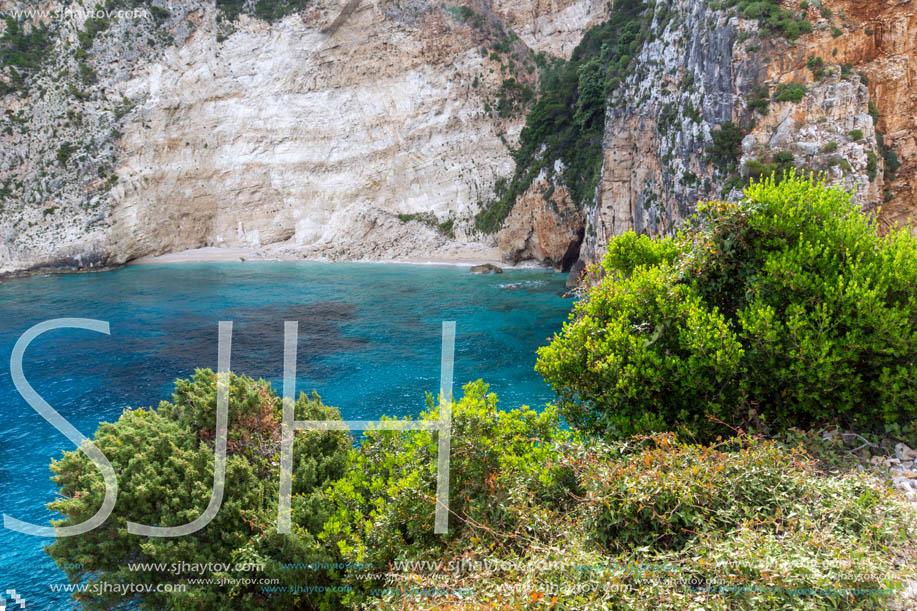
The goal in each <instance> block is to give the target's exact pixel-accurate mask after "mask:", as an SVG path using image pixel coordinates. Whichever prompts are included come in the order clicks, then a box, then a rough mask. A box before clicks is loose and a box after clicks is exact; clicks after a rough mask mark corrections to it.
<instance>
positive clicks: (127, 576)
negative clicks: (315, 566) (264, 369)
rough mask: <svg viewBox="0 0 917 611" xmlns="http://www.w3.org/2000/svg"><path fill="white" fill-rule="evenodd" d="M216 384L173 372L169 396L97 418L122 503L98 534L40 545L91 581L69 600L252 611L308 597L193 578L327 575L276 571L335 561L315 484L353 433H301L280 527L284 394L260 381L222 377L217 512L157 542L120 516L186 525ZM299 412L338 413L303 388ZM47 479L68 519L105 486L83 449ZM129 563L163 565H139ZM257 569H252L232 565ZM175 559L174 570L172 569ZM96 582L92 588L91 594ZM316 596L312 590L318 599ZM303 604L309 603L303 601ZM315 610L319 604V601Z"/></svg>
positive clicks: (94, 502)
mask: <svg viewBox="0 0 917 611" xmlns="http://www.w3.org/2000/svg"><path fill="white" fill-rule="evenodd" d="M216 380H217V376H216V374H214V373H213V372H212V371H210V370H207V369H204V370H198V371H197V372H196V373H195V375H194V377H193V378H192V379H191V380H178V381H177V382H176V383H175V393H174V395H173V399H172V403H167V402H165V401H163V402H162V403H160V405H159V409H156V410H153V409H136V410H125V411H124V413H123V414H122V415H121V417H120V418H119V419H118V421H117V422H114V423H107V422H104V423H102V424H100V425H99V428H98V430H97V431H96V434H95V438H94V443H95V444H96V445H97V446H98V447H99V449H100V450H102V452H103V453H104V454H105V455H106V456H107V457H108V459H109V460H110V462H111V464H112V467H113V468H114V470H115V473H116V474H117V476H118V500H117V504H116V506H115V509H114V511H113V512H112V514H111V516H109V518H108V520H106V522H105V523H104V524H103V525H102V526H100V527H99V528H96V529H95V530H92V531H90V532H88V533H86V534H83V535H79V536H75V537H62V538H59V539H57V541H56V542H55V543H54V544H53V545H51V546H49V547H48V548H47V551H48V553H49V554H50V555H51V557H52V558H54V560H56V561H57V562H58V563H59V564H65V563H79V564H80V568H79V569H68V570H67V573H68V577H69V578H70V580H71V581H73V582H84V581H87V580H88V583H89V584H90V585H92V584H99V585H98V586H93V587H91V588H88V589H87V591H86V592H83V593H79V594H77V595H76V596H77V597H78V600H79V601H80V602H81V603H82V608H85V609H112V608H120V607H122V606H123V605H124V604H125V603H126V602H129V601H133V602H139V603H140V604H141V605H142V606H143V607H144V608H151V609H162V608H173V609H220V608H223V609H230V608H231V609H248V608H293V607H296V606H297V605H300V606H302V605H303V602H304V600H305V599H306V598H307V595H306V594H293V593H270V594H267V593H264V592H262V590H261V588H260V587H259V586H257V585H232V584H229V583H225V584H224V585H198V584H194V583H189V580H193V579H198V578H200V579H214V580H221V579H222V580H224V581H225V580H229V579H252V580H256V579H263V578H268V577H279V578H280V584H282V585H287V584H296V583H309V584H318V585H322V584H325V583H330V581H329V577H328V575H327V572H326V571H310V570H306V569H305V566H304V565H303V567H302V570H284V569H283V568H282V566H281V562H283V563H310V562H334V561H335V560H334V557H332V555H331V554H332V552H333V551H334V550H327V551H326V549H325V548H324V547H323V546H322V545H320V544H318V543H317V541H316V540H315V538H314V537H313V533H315V534H317V533H318V532H319V531H320V530H321V528H322V527H323V524H324V520H325V518H326V517H327V516H328V515H329V514H330V513H331V511H332V509H331V507H330V505H329V504H328V502H327V501H325V500H324V498H323V497H322V495H321V491H322V489H323V488H324V487H325V486H326V485H327V484H328V483H330V482H331V481H333V480H335V479H337V478H339V477H340V476H341V475H343V473H344V470H345V467H346V460H347V452H348V449H349V446H350V443H349V437H348V436H347V435H346V434H345V433H343V432H316V431H312V432H297V434H296V438H295V441H294V446H293V502H292V522H293V532H292V533H291V534H289V535H281V534H278V533H277V497H278V491H279V475H280V467H279V452H280V422H281V407H280V400H279V398H278V397H277V395H276V394H275V393H274V392H273V391H272V390H271V387H270V384H268V383H267V382H265V381H264V380H259V381H255V380H252V379H251V378H248V377H244V376H236V375H234V374H231V375H230V389H229V421H228V422H229V425H228V436H227V459H226V480H225V481H226V487H225V493H224V495H223V503H222V506H221V508H220V510H219V512H218V513H217V515H216V516H215V517H214V519H213V520H212V521H211V522H210V524H208V525H207V526H206V527H204V528H203V529H202V530H199V531H197V532H196V533H193V534H190V535H186V536H181V537H174V538H156V537H150V538H147V537H141V536H137V535H132V534H128V532H127V528H126V523H127V522H128V521H132V522H138V523H140V524H151V525H158V526H177V525H180V524H186V523H188V522H190V521H192V520H194V519H195V518H197V517H198V516H199V515H201V513H203V511H204V508H205V507H207V504H208V502H209V500H210V495H211V486H212V482H213V461H214V457H213V437H214V428H215V423H216ZM295 412H296V418H297V419H299V420H331V419H339V416H338V412H337V410H336V409H334V408H330V407H325V406H324V405H322V403H321V401H320V399H319V397H318V396H317V395H314V394H313V396H312V397H308V396H306V395H300V396H299V399H298V400H297V401H296V406H295ZM51 470H52V471H53V472H54V473H55V475H54V477H53V478H52V479H53V480H54V481H55V483H57V485H58V487H59V488H60V494H61V499H60V500H58V501H55V502H54V503H51V504H50V508H51V509H54V510H56V511H59V512H60V513H61V514H62V515H63V516H64V519H63V520H61V521H59V522H57V524H56V525H71V524H77V523H79V522H82V521H84V520H85V519H87V518H88V517H90V516H92V515H93V514H94V513H95V512H96V510H97V509H98V507H100V506H101V503H102V499H103V498H104V495H105V486H104V483H103V481H102V476H101V474H100V473H99V471H98V470H97V469H96V468H95V467H94V466H93V465H92V463H91V462H90V461H89V459H88V458H87V457H86V455H85V454H83V453H82V452H80V451H73V452H65V453H64V456H63V458H61V459H60V460H58V461H54V462H53V463H52V465H51ZM129 563H130V564H131V565H134V564H135V563H152V564H161V565H162V567H160V568H152V567H147V568H144V569H138V568H137V567H136V566H134V567H132V566H130V565H129ZM182 563H185V567H187V565H205V564H207V563H219V564H227V565H230V568H229V569H228V570H215V571H211V572H202V571H200V570H194V569H189V568H185V567H182ZM243 563H254V564H259V565H263V570H261V571H257V572H252V571H250V570H246V569H244V568H240V569H239V570H237V569H236V565H237V564H243ZM174 565H177V566H174ZM118 584H142V585H156V584H185V585H186V586H187V589H186V591H184V592H170V593H165V592H157V591H156V590H155V588H154V590H153V591H151V592H149V593H143V594H142V598H141V595H140V594H139V593H128V594H127V595H125V594H124V593H123V592H115V591H111V590H110V589H109V591H107V592H106V591H104V590H105V587H106V586H112V585H118ZM94 590H95V591H94ZM314 597H315V598H317V597H318V595H314ZM309 606H310V605H306V608H309ZM315 606H317V605H315Z"/></svg>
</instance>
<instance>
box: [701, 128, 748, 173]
mask: <svg viewBox="0 0 917 611" xmlns="http://www.w3.org/2000/svg"><path fill="white" fill-rule="evenodd" d="M710 136H711V137H712V138H713V146H711V147H709V148H708V149H707V157H708V158H709V159H710V161H712V162H713V164H714V165H715V166H716V167H717V168H718V169H719V170H721V171H722V172H732V171H733V170H734V169H735V166H736V164H737V163H738V161H739V157H740V156H741V155H742V139H743V138H744V137H745V130H743V129H742V128H741V127H739V126H738V125H736V124H735V123H733V122H732V121H726V123H724V124H723V127H721V128H720V129H717V130H714V131H712V132H710Z"/></svg>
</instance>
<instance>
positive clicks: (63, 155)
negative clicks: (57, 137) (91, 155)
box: [55, 142, 75, 165]
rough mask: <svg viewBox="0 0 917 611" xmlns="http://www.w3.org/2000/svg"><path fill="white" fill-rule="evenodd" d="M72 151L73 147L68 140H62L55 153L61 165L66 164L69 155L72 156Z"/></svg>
mask: <svg viewBox="0 0 917 611" xmlns="http://www.w3.org/2000/svg"><path fill="white" fill-rule="evenodd" d="M74 152H75V149H74V148H73V145H72V144H70V143H69V142H64V143H63V144H61V145H60V146H59V147H58V149H57V155H56V156H55V157H56V158H57V161H58V163H60V164H61V165H67V162H68V161H70V157H72V156H73V153H74Z"/></svg>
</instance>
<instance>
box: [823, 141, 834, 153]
mask: <svg viewBox="0 0 917 611" xmlns="http://www.w3.org/2000/svg"><path fill="white" fill-rule="evenodd" d="M835 151H837V142H835V141H834V140H832V141H831V142H828V143H827V144H825V146H823V147H821V152H822V153H834V152H835Z"/></svg>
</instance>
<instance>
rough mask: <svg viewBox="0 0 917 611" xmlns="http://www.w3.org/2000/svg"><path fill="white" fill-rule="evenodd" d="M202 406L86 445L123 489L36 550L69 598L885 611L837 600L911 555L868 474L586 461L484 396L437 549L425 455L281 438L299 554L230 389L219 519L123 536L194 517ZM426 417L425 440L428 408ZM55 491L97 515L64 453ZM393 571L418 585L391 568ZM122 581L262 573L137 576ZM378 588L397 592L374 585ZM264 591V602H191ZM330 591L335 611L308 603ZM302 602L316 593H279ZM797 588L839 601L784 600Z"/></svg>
mask: <svg viewBox="0 0 917 611" xmlns="http://www.w3.org/2000/svg"><path fill="white" fill-rule="evenodd" d="M214 387H215V383H214V375H213V373H212V372H210V371H200V372H198V373H197V374H196V375H195V377H194V379H193V380H191V381H179V382H178V383H177V384H176V392H175V396H174V398H173V402H172V403H163V404H161V406H160V408H159V409H158V410H144V409H140V410H132V411H131V410H128V411H125V412H124V414H123V415H122V416H121V418H120V420H118V421H117V422H116V423H114V424H102V425H101V426H100V427H99V430H98V431H97V432H96V435H95V442H96V443H97V444H98V445H99V446H100V447H101V448H102V450H103V451H104V452H105V453H106V455H107V456H108V457H109V458H110V459H111V462H112V465H113V466H114V468H115V470H116V472H117V473H118V474H119V487H120V491H119V498H118V504H117V506H116V509H115V513H114V514H113V515H112V517H111V518H109V520H108V523H107V524H106V525H105V526H104V527H103V528H100V529H98V530H96V531H93V532H92V533H91V534H89V535H84V536H81V537H72V538H66V539H60V540H58V541H57V542H56V543H55V544H54V545H52V546H51V547H50V553H51V555H52V556H53V557H54V558H55V559H56V560H57V561H58V562H61V563H63V562H73V561H78V562H82V563H83V565H84V567H85V568H83V569H82V570H80V571H75V570H74V571H70V577H71V579H73V580H80V579H84V580H85V579H89V580H90V581H93V582H102V583H141V584H158V583H185V584H190V585H189V591H188V592H187V593H181V594H161V593H157V594H155V595H147V596H145V597H144V598H143V599H142V605H143V606H144V607H145V608H155V609H160V608H170V609H183V610H184V609H215V608H232V609H256V608H271V609H290V608H301V609H318V608H322V609H339V608H355V607H363V608H399V609H402V608H412V609H415V608H442V606H443V604H447V603H446V601H452V602H454V603H458V604H462V603H464V604H468V605H471V606H473V607H474V608H480V607H482V606H485V605H488V604H491V605H497V606H498V608H520V607H526V606H540V605H545V604H547V605H551V606H555V607H556V608H564V609H606V608H627V609H645V610H650V609H685V608H695V607H697V606H703V607H704V608H709V609H734V608H758V609H774V608H794V609H822V608H838V607H843V608H858V609H882V608H886V605H887V601H888V594H887V593H875V592H873V593H872V594H863V595H856V596H854V595H853V594H850V593H844V592H843V591H842V590H843V589H844V588H860V589H864V590H865V589H870V588H890V589H891V590H890V591H894V589H895V588H898V587H899V584H900V578H899V575H902V574H903V573H904V571H906V570H907V568H906V565H903V564H902V560H900V559H899V558H898V557H896V554H901V558H906V557H907V554H911V553H913V552H914V548H913V541H914V540H915V539H914V536H915V534H917V513H915V512H914V510H913V509H912V508H909V507H908V506H907V505H906V504H905V503H904V502H902V500H900V497H897V496H896V495H894V494H893V493H891V492H890V490H889V489H887V488H885V487H883V486H882V485H880V484H879V483H878V481H877V480H875V479H873V478H872V477H871V476H870V475H868V474H865V473H861V472H860V473H858V472H856V471H852V472H850V473H847V474H841V475H835V476H829V475H828V474H827V473H826V472H824V471H822V470H821V469H820V463H818V462H816V461H815V460H813V458H812V457H811V456H810V455H809V454H807V453H806V452H805V451H804V450H802V449H801V448H789V447H787V446H785V445H783V444H780V443H777V442H774V441H764V440H760V439H755V438H751V437H748V436H739V437H735V438H732V439H728V440H726V441H722V442H719V443H716V444H714V445H710V446H701V445H695V444H691V443H683V442H681V441H679V440H678V438H676V437H675V436H674V435H672V434H659V435H655V436H653V437H635V438H633V439H630V440H627V441H624V442H614V443H605V442H601V441H600V440H596V439H586V438H584V437H582V436H580V435H579V434H578V433H573V432H570V431H567V430H563V429H562V427H561V422H560V419H559V415H558V413H557V412H556V410H555V409H553V408H550V407H549V408H547V409H545V410H544V411H543V412H542V413H541V414H538V413H536V412H535V411H533V410H531V409H528V408H522V409H519V410H513V411H511V412H504V411H501V410H499V409H498V408H497V397H496V396H495V395H494V394H492V393H489V392H488V388H487V385H485V384H483V383H482V382H480V381H478V382H474V383H471V384H468V385H467V386H466V387H465V389H464V391H465V392H464V397H463V398H461V400H459V401H458V402H456V403H454V404H453V406H452V414H453V434H452V439H453V441H452V452H451V455H452V465H451V470H450V471H451V482H450V484H451V485H450V488H451V497H450V531H449V534H448V535H446V536H440V535H434V534H433V515H434V491H435V488H436V468H435V457H436V455H437V446H436V444H437V441H436V438H435V437H434V436H433V435H431V434H430V433H425V432H394V431H384V432H370V433H368V434H367V435H366V437H365V439H364V441H363V442H362V443H361V444H360V445H359V446H358V447H356V448H352V449H348V448H347V443H346V442H344V441H343V439H342V437H341V434H340V433H330V432H329V433H317V432H312V433H303V432H299V433H297V442H296V443H297V448H296V462H295V468H296V476H295V478H294V486H295V489H294V492H295V496H294V501H293V523H294V527H293V533H292V534H291V535H278V534H277V533H276V526H275V520H276V496H277V495H276V491H277V488H278V484H277V477H278V475H277V466H276V463H277V459H276V454H277V417H278V414H277V405H278V400H277V397H276V396H275V395H274V393H273V391H272V390H271V389H270V388H269V386H268V385H267V384H265V383H264V382H255V381H253V380H251V379H248V378H244V377H235V376H233V378H232V383H231V392H230V406H231V410H230V411H231V414H230V437H229V439H230V440H231V441H230V445H229V447H230V459H229V463H228V468H227V486H226V495H225V499H224V502H223V509H222V510H221V511H220V513H219V514H218V516H217V518H216V519H215V520H214V522H212V523H211V524H210V525H209V526H208V527H206V528H205V529H204V530H202V531H199V532H198V533H196V534H194V535H192V536H187V537H179V538H175V539H155V538H154V539H144V538H140V537H133V536H130V535H127V534H125V531H124V521H125V520H126V519H131V520H135V521H139V522H142V523H159V524H165V525H167V524H176V523H179V522H184V521H187V520H191V519H193V518H194V517H196V516H197V515H199V514H200V511H201V510H202V509H203V507H204V506H205V505H206V503H207V499H208V498H209V494H210V482H211V481H212V470H213V458H212V451H213V450H212V428H211V427H212V422H213V418H214V404H215V396H214V392H215V391H214ZM297 412H298V413H297V417H298V418H303V417H309V418H317V419H319V418H322V419H323V418H328V419H334V418H336V417H337V415H336V413H335V411H334V410H332V409H330V408H326V407H324V406H322V405H321V403H320V402H319V400H318V399H317V398H315V397H313V398H311V399H310V398H306V397H305V396H301V397H300V399H299V400H298V402H297ZM423 417H425V418H431V419H437V417H438V412H437V409H436V408H435V407H434V406H433V403H432V399H430V400H429V408H428V411H427V412H426V413H425V414H423ZM54 471H55V473H56V474H57V475H56V477H55V480H56V481H57V483H58V485H59V486H60V487H61V492H62V493H63V495H64V497H63V498H62V500H60V501H58V502H56V503H54V504H53V508H54V509H57V510H58V511H60V512H61V513H62V514H63V515H64V516H65V517H66V523H75V522H78V521H80V520H82V519H84V518H85V517H86V516H88V515H89V514H91V513H92V512H93V510H94V509H95V508H96V507H98V505H99V504H100V502H101V497H102V494H103V493H102V489H103V488H102V486H101V478H100V476H99V474H98V472H97V471H96V470H95V469H94V468H93V467H92V465H91V463H89V461H88V460H87V459H86V458H85V456H84V455H83V454H81V453H78V452H72V453H66V454H65V456H64V458H63V459H62V460H61V461H58V462H56V463H54ZM402 561H418V562H428V563H430V564H429V565H427V567H426V568H421V567H415V568H413V569H412V568H406V567H403V566H402V567H400V568H399V566H398V564H397V563H399V562H402ZM839 561H840V562H839ZM127 562H137V563H144V562H154V563H156V562H161V563H166V564H167V565H170V564H171V563H173V562H187V563H197V564H204V563H206V562H220V563H223V562H233V563H235V562H249V563H258V564H263V565H264V567H265V568H264V570H263V571H258V572H251V571H234V570H230V571H216V572H206V571H204V572H195V571H191V570H184V571H181V570H179V571H172V570H163V571H156V570H146V571H143V570H133V571H132V570H129V569H128V567H127V565H126V563H127ZM485 562H487V563H488V564H487V565H486V567H485V565H484V563H485ZM283 563H297V564H298V566H295V567H294V566H289V565H287V566H284V564H283ZM310 563H321V564H320V565H316V564H313V565H312V567H309V566H308V565H309V564H310ZM437 563H442V564H440V565H437ZM833 563H837V564H833ZM329 565H338V566H337V567H336V568H334V567H330V566H329ZM348 565H349V567H350V568H344V567H347V566H348ZM389 572H395V573H398V574H401V575H409V574H411V575H412V576H411V577H410V581H407V582H402V581H396V582H395V583H394V584H392V583H386V581H385V579H384V577H383V575H384V574H385V573H389ZM883 574H885V575H884V576H883ZM863 575H867V577H863ZM868 575H874V576H875V577H868ZM265 577H267V578H277V579H279V581H278V582H277V585H275V586H271V587H262V586H258V585H254V586H250V585H244V586H239V585H235V586H233V585H199V584H193V582H191V580H193V579H195V578H207V579H210V578H212V579H224V580H225V579H233V578H235V579H244V578H258V579H260V578H265ZM332 584H333V585H334V586H336V587H337V591H331V590H330V589H326V590H325V591H321V590H319V589H318V588H319V587H322V586H324V587H326V588H327V587H328V586H330V585H332ZM297 585H299V586H312V587H314V588H315V590H314V591H312V592H306V591H302V590H300V591H299V592H288V591H284V590H286V589H287V588H288V587H292V586H297ZM810 587H822V588H834V591H833V592H827V593H825V594H824V595H814V594H808V595H807V594H805V593H804V591H803V592H800V591H799V590H798V589H799V588H810ZM431 593H434V594H431ZM552 596H554V597H555V598H556V599H555V600H553V601H552ZM80 600H81V601H82V602H83V604H84V606H85V607H86V608H100V609H101V608H113V607H114V605H115V604H116V603H118V602H121V603H123V598H118V597H117V596H113V595H111V594H109V595H97V594H89V593H86V594H82V595H80ZM122 606H123V605H122Z"/></svg>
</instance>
